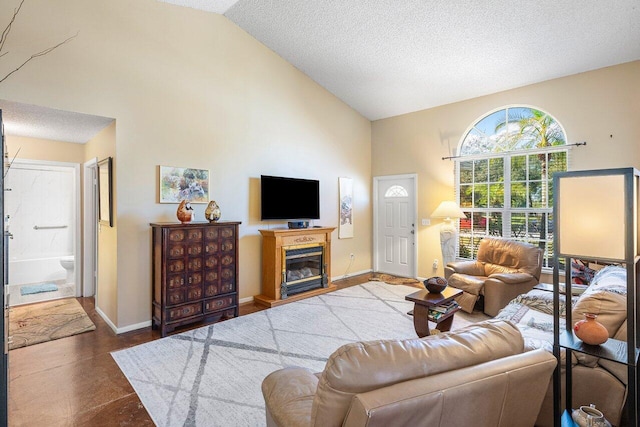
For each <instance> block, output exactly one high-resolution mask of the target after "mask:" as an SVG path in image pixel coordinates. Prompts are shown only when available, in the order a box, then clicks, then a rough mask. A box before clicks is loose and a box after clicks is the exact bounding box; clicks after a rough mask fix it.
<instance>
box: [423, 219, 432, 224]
mask: <svg viewBox="0 0 640 427" xmlns="http://www.w3.org/2000/svg"><path fill="white" fill-rule="evenodd" d="M422 225H431V220H430V219H424V218H423V219H422Z"/></svg>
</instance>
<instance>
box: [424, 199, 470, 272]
mask: <svg viewBox="0 0 640 427" xmlns="http://www.w3.org/2000/svg"><path fill="white" fill-rule="evenodd" d="M466 217H467V216H466V215H465V214H464V212H462V210H461V209H460V207H458V204H457V203H456V202H453V201H449V200H445V201H444V202H441V203H440V205H439V206H438V207H437V208H436V210H435V211H433V213H432V214H431V218H444V223H443V224H442V228H440V248H441V249H442V263H443V267H445V266H446V265H447V263H450V262H453V261H455V259H456V239H457V237H458V231H457V230H456V226H455V225H454V224H453V218H466Z"/></svg>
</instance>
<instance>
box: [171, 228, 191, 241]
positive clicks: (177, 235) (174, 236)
mask: <svg viewBox="0 0 640 427" xmlns="http://www.w3.org/2000/svg"><path fill="white" fill-rule="evenodd" d="M167 237H168V239H169V242H184V241H185V240H187V232H186V231H185V230H169V232H168V233H167Z"/></svg>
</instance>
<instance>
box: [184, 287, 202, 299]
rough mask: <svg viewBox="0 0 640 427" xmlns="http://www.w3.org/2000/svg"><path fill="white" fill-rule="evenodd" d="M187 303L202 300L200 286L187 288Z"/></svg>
mask: <svg viewBox="0 0 640 427" xmlns="http://www.w3.org/2000/svg"><path fill="white" fill-rule="evenodd" d="M186 292H187V301H197V300H201V299H202V286H190V287H188V288H187V291H186Z"/></svg>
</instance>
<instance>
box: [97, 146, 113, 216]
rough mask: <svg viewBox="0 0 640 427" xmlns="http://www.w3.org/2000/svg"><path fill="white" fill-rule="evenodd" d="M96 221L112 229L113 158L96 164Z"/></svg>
mask: <svg viewBox="0 0 640 427" xmlns="http://www.w3.org/2000/svg"><path fill="white" fill-rule="evenodd" d="M97 175H98V220H99V222H100V224H104V225H108V226H109V227H113V185H112V184H113V158H112V157H107V158H106V159H104V160H100V161H99V162H98V173H97Z"/></svg>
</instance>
